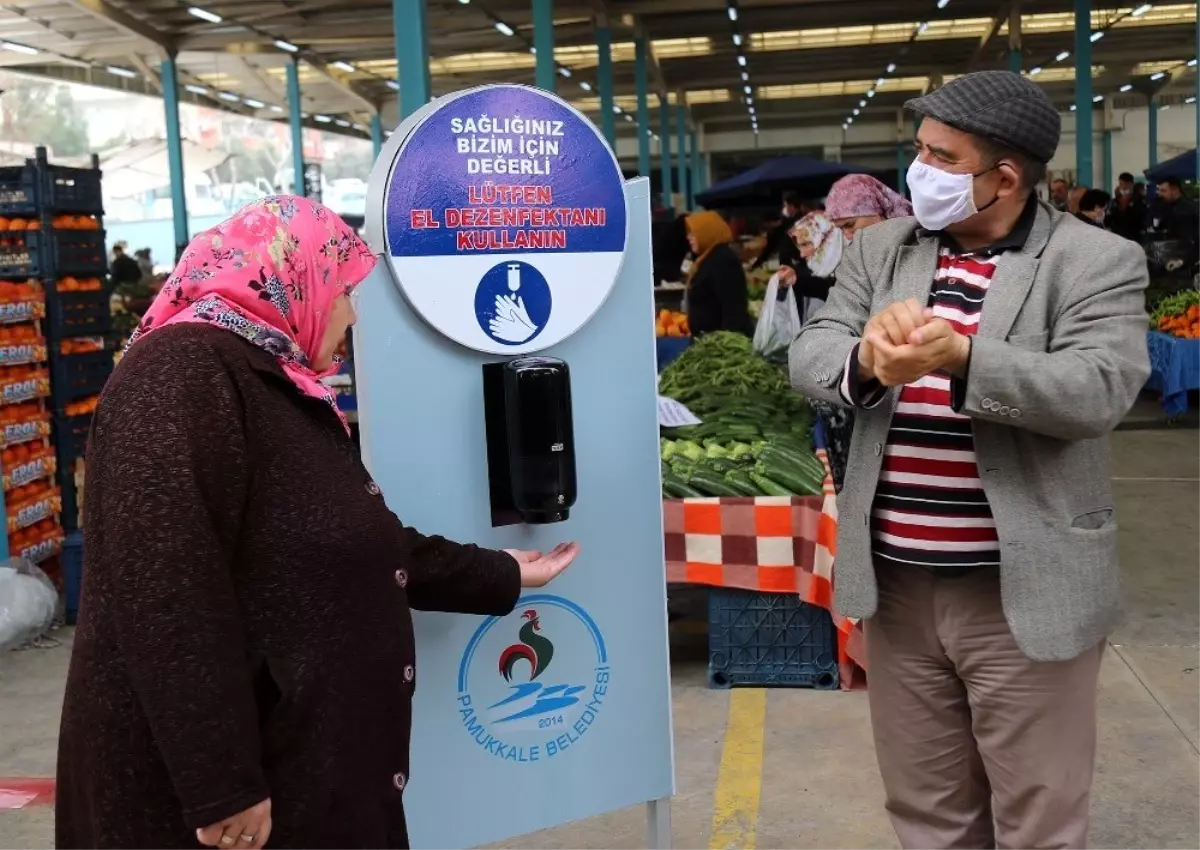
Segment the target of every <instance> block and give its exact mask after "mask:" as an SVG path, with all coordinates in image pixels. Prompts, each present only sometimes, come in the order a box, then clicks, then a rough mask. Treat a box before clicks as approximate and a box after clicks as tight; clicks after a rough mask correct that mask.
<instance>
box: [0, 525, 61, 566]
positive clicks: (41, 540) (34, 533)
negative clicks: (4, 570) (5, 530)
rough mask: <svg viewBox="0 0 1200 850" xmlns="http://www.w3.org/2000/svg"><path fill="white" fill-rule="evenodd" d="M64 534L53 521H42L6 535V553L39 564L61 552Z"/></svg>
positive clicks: (59, 526)
mask: <svg viewBox="0 0 1200 850" xmlns="http://www.w3.org/2000/svg"><path fill="white" fill-rule="evenodd" d="M64 540H66V532H64V531H63V529H62V526H61V525H59V524H58V522H56V521H55V520H53V519H44V520H42V521H41V522H39V523H37V524H36V525H33V526H32V527H30V528H24V529H21V530H20V531H16V532H13V533H11V534H9V535H8V551H9V553H10V554H11V555H13V556H14V557H18V558H24V559H26V560H27V561H32V562H33V563H35V564H40V563H41V562H43V561H45V560H46V559H47V558H52V557H53V556H55V555H57V554H58V553H59V552H61V551H62V545H63V541H64Z"/></svg>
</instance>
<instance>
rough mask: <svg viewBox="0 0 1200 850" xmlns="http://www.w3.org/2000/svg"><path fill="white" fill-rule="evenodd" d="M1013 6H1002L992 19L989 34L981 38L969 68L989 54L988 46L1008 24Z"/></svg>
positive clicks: (1010, 4)
mask: <svg viewBox="0 0 1200 850" xmlns="http://www.w3.org/2000/svg"><path fill="white" fill-rule="evenodd" d="M1012 5H1013V4H1012V3H1010V2H1004V3H1001V4H1000V8H999V9H998V10H997V11H996V15H995V17H993V18H992V23H991V25H990V26H988V28H987V32H985V33H984V34H983V35H982V36H981V37H980V39H979V46H978V47H976V48H975V52H974V53H972V54H971V61H970V63H969V65H968V67H970V68H974V67H975V66H977V65H978V64H979V62H980V60H982V59H983V55H984V54H985V53H986V52H987V49H988V45H989V44H991V43H992V39H993V38H995V37H996V35H997V34H998V33H999V32H1000V29H1001V27H1003V26H1004V25H1005V24H1006V23H1008V16H1009V12H1010V10H1011V8H1012Z"/></svg>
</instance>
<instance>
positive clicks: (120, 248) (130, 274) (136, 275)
mask: <svg viewBox="0 0 1200 850" xmlns="http://www.w3.org/2000/svg"><path fill="white" fill-rule="evenodd" d="M112 252H113V261H112V268H111V269H109V274H110V276H111V277H112V282H113V285H114V286H119V285H120V284H122V283H137V282H138V281H139V280H141V279H142V269H141V267H140V266H139V265H138V264H137V260H135V259H134V258H133V257H131V256H129V255H128V254H126V253H125V243H124V242H118V243H117V244H116V245H114V246H113V249H112Z"/></svg>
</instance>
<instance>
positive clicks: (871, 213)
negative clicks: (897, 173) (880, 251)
mask: <svg viewBox="0 0 1200 850" xmlns="http://www.w3.org/2000/svg"><path fill="white" fill-rule="evenodd" d="M912 214H913V209H912V204H910V203H909V202H908V201H907V200H905V199H904V197H903V196H902V195H900V194H898V193H897V192H895V191H893V190H892V189H889V188H888V187H887V186H885V185H884V184H883V183H880V182H879V181H878V180H876V179H875V178H874V177H871V176H870V175H869V174H847V175H846V176H845V177H843V178H842V179H841V180H838V181H837V182H836V183H834V184H833V186H831V187H830V189H829V195H828V196H827V197H826V198H825V215H827V216H828V217H829V219H830V220H831V221H832V222H833V223H834V225H835V226H836V227H837V228H838V229H839V230H841V231H842V235H843V236H845V237H846V241H847V242H849V241H850V240H852V239H853V238H854V234H855V233H857V232H858V231H860V230H862V229H863V228H864V227H870V226H871V225H872V224H878V223H879V222H881V221H883V220H884V219H888V218H902V217H904V216H906V215H912Z"/></svg>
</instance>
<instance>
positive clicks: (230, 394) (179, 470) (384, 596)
mask: <svg viewBox="0 0 1200 850" xmlns="http://www.w3.org/2000/svg"><path fill="white" fill-rule="evenodd" d="M86 489H87V499H88V503H87V510H86V513H85V517H86V519H85V529H84V531H85V540H86V562H85V566H84V582H83V595H82V601H81V606H80V620H79V626H78V629H77V631H76V635H75V650H74V656H73V657H72V659H71V671H70V674H69V677H68V680H67V692H66V703H65V705H64V707H63V720H62V733H61V737H60V741H59V764H58V804H57V805H58V810H57V844H58V846H59V847H197V846H198V845H197V843H196V837H195V830H196V829H197V828H198V827H203V826H206V825H209V824H211V823H215V822H217V821H220V820H223V819H224V818H226V817H229V816H231V815H233V814H235V813H237V812H239V811H241V810H243V809H245V808H247V807H249V806H251V805H253V804H255V803H257V802H259V801H260V800H262V799H264V798H266V797H268V796H269V797H270V798H271V802H272V808H273V818H274V832H273V834H272V836H271V839H270V842H269V846H270V847H406V846H407V842H408V840H407V834H406V829H405V820H404V810H403V806H402V802H401V800H402V790H403V787H404V785H405V783H406V782H407V775H408V748H409V727H410V724H411V718H412V714H411V701H412V695H413V687H414V671H413V667H412V665H413V664H414V646H413V629H412V619H411V614H410V608H418V609H428V610H453V611H462V612H468V613H478V614H504V613H507V612H508V611H509V610H511V608H512V606H513V605H514V604H515V603H516V599H517V595H518V594H519V592H520V588H519V584H520V576H519V571H518V569H517V565H516V562H515V561H513V559H512V558H511V557H509V556H508V555H506V554H504V553H501V552H493V551H489V550H484V549H479V548H477V547H475V546H464V545H459V544H457V543H452V542H450V541H447V540H444V539H442V538H439V537H425V536H422V535H420V534H418V533H417V532H415V531H413V530H412V529H410V528H405V527H403V526H402V525H401V524H400V521H399V520H398V519H397V518H396V517H395V516H394V515H393V514H392V513H391V512H390V511H389V510H388V509H387V507H386V506H385V505H384V502H383V498H382V497H381V495H380V493H379V488H378V487H377V486H376V485H375V484H374V482H373V481H372V480H371V478H370V475H369V474H368V473H367V470H366V469H365V468H364V467H363V465H362V463H361V462H360V460H359V455H358V451H357V450H356V448H355V446H354V444H353V443H352V441H351V440H350V438H349V436H347V434H346V432H345V429H344V428H343V427H342V426H341V424H340V423H339V422H338V420H337V417H336V416H335V415H334V413H333V411H332V410H331V409H330V408H329V407H328V406H327V405H325V404H324V403H323V402H321V401H319V400H316V399H313V398H310V397H306V396H304V395H302V394H301V393H300V392H299V391H298V390H297V389H296V388H295V387H294V386H293V384H292V383H291V382H290V381H288V379H287V378H286V377H285V375H284V374H283V371H282V370H281V369H280V368H279V366H278V365H277V363H276V362H275V360H274V359H273V358H272V357H271V356H269V355H268V354H266V353H265V352H263V351H260V350H259V349H257V348H255V347H254V346H252V345H250V344H249V343H247V342H244V341H243V340H241V339H240V338H239V337H237V336H235V335H234V334H232V333H230V332H227V331H224V330H219V329H216V328H211V327H208V326H203V325H183V326H179V327H172V328H167V329H164V330H160V331H158V332H156V333H155V334H153V335H152V336H150V337H147V338H146V339H145V340H144V341H143V342H140V343H138V344H137V345H135V346H134V347H133V348H132V349H131V350H130V353H129V354H128V356H127V357H126V358H125V360H124V361H123V362H122V363H121V365H120V366H119V367H118V368H117V370H116V373H115V374H114V375H113V377H112V379H111V380H110V381H109V384H108V387H107V388H106V389H105V392H104V397H103V398H102V400H101V402H100V407H99V409H98V411H97V412H96V420H95V424H94V427H93V433H92V443H91V449H90V455H89V458H88V473H87V488H86Z"/></svg>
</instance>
